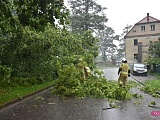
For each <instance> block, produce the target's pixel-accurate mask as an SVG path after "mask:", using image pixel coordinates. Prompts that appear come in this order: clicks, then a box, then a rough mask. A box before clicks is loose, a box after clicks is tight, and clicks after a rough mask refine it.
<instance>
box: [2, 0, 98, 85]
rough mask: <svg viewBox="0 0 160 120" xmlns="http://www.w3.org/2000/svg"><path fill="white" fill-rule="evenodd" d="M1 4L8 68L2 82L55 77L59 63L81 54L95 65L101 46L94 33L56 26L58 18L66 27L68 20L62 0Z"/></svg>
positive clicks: (30, 81)
mask: <svg viewBox="0 0 160 120" xmlns="http://www.w3.org/2000/svg"><path fill="white" fill-rule="evenodd" d="M0 6H1V8H2V9H1V10H0V12H1V13H2V18H0V20H1V21H0V25H2V27H1V28H0V44H1V46H0V61H1V66H2V67H3V69H7V70H8V71H7V72H6V73H5V74H6V75H3V74H2V73H1V76H3V77H4V78H3V77H2V79H3V83H6V84H10V85H17V86H19V85H22V86H28V85H31V84H35V83H39V82H44V81H47V80H50V79H54V78H57V77H58V71H60V69H59V68H60V67H62V66H64V65H70V64H71V63H74V62H76V60H77V59H80V58H82V59H83V60H85V61H86V65H89V67H91V68H93V67H94V61H93V59H94V57H96V56H97V54H98V53H97V50H98V48H97V47H96V42H97V39H95V38H94V37H93V35H92V33H91V32H86V33H84V34H83V35H80V34H75V35H73V34H71V33H70V32H69V31H66V30H65V29H63V30H62V29H60V28H58V27H55V26H56V25H55V22H54V21H56V20H59V24H62V25H63V27H65V24H67V22H68V20H67V16H68V10H67V9H66V7H65V6H64V4H63V0H60V1H52V0H49V1H48V0H38V1H35V0H32V1H28V0H24V1H22V0H14V1H10V0H5V1H3V2H0ZM58 62H60V66H58ZM3 69H1V71H3ZM9 69H10V70H11V71H9ZM8 76H9V77H8ZM10 78H11V79H12V80H11V79H10ZM10 82H11V83H10ZM23 83H24V84H23Z"/></svg>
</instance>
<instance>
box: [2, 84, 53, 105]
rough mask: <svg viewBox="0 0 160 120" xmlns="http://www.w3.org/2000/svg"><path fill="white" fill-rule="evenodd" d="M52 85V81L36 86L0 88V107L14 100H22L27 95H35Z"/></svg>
mask: <svg viewBox="0 0 160 120" xmlns="http://www.w3.org/2000/svg"><path fill="white" fill-rule="evenodd" d="M53 83H54V81H48V82H45V83H42V84H36V85H32V86H28V87H10V88H0V106H3V105H5V104H7V103H9V102H11V101H14V100H16V99H22V98H23V97H25V96H27V95H29V94H32V93H35V92H37V91H39V90H42V89H44V88H47V87H49V86H51V85H53Z"/></svg>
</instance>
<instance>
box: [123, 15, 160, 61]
mask: <svg viewBox="0 0 160 120" xmlns="http://www.w3.org/2000/svg"><path fill="white" fill-rule="evenodd" d="M159 37H160V20H158V19H156V18H154V17H151V16H150V15H149V13H147V16H146V17H145V18H143V19H142V20H140V21H139V22H138V23H136V24H135V25H134V26H133V27H132V28H131V30H130V31H129V32H128V33H127V34H126V35H125V36H124V39H125V47H126V51H125V57H126V59H127V60H128V63H145V60H146V59H147V56H148V48H149V45H150V41H153V42H154V41H158V38H159Z"/></svg>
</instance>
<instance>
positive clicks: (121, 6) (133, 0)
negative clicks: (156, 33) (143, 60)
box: [64, 0, 160, 35]
mask: <svg viewBox="0 0 160 120" xmlns="http://www.w3.org/2000/svg"><path fill="white" fill-rule="evenodd" d="M64 1H65V2H66V1H68V0H64ZM95 1H96V2H97V3H98V4H100V5H102V7H107V8H108V9H107V10H105V14H106V16H107V18H108V19H109V21H108V23H107V26H108V27H111V28H113V30H114V31H115V34H116V35H120V34H121V33H122V32H123V28H124V27H126V26H127V24H128V25H132V26H133V25H134V24H135V23H137V22H139V21H140V20H142V19H143V18H145V17H146V16H147V13H149V15H150V16H152V17H154V18H156V19H159V20H160V0H95Z"/></svg>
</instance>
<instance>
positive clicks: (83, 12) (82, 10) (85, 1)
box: [68, 0, 108, 33]
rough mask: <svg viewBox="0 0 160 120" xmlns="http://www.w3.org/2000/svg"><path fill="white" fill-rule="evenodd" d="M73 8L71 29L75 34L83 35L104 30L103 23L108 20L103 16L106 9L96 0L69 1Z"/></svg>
mask: <svg viewBox="0 0 160 120" xmlns="http://www.w3.org/2000/svg"><path fill="white" fill-rule="evenodd" d="M68 2H69V4H70V8H71V16H70V21H71V29H72V32H74V33H83V32H84V31H87V30H92V31H93V30H100V29H104V25H103V22H107V21H108V19H107V18H106V16H105V15H101V14H102V12H103V11H104V10H105V9H106V8H103V7H102V6H101V5H98V4H97V3H96V2H95V1H94V0H69V1H68Z"/></svg>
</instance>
